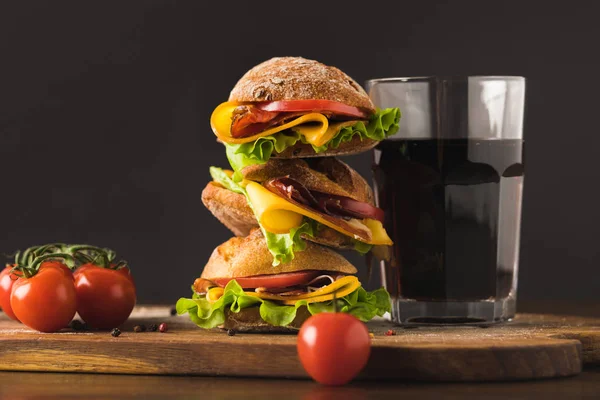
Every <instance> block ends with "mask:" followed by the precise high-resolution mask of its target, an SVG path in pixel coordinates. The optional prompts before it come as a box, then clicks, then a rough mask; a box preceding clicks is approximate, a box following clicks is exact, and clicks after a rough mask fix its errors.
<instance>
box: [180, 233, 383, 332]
mask: <svg viewBox="0 0 600 400" xmlns="http://www.w3.org/2000/svg"><path fill="white" fill-rule="evenodd" d="M271 260H272V256H271V253H270V252H269V250H268V249H267V246H266V242H265V240H264V238H263V237H262V233H261V231H260V229H257V228H255V229H253V230H251V231H250V233H249V235H247V236H246V237H233V238H231V239H229V240H228V241H227V242H225V243H223V244H221V245H220V246H218V247H217V248H216V249H215V250H214V251H213V253H212V255H211V256H210V259H209V260H208V263H207V264H206V266H205V267H204V270H203V271H202V274H201V276H200V278H198V279H196V281H195V282H194V284H193V285H192V290H193V296H192V298H181V299H179V301H178V302H177V306H176V309H177V312H178V313H179V314H185V313H187V314H189V317H190V319H191V320H192V321H193V322H194V323H195V324H196V325H198V326H199V327H201V328H206V329H209V328H215V327H219V328H221V329H227V330H229V329H231V330H234V331H238V332H296V331H297V330H298V329H299V328H300V327H301V326H302V323H303V322H304V321H305V320H306V319H307V318H309V317H310V316H311V315H313V314H317V313H321V312H335V311H337V312H345V313H349V314H352V315H354V316H355V317H357V318H359V319H360V320H362V321H368V320H370V319H372V318H374V317H375V316H382V315H383V314H384V313H386V312H389V311H390V297H389V294H388V293H387V292H386V291H385V289H383V288H381V289H377V290H375V291H372V292H367V291H366V290H365V289H363V288H362V286H361V283H360V282H359V280H358V278H357V277H356V276H354V274H356V272H357V271H356V268H355V267H354V266H353V265H352V264H350V263H349V262H348V261H347V260H346V259H345V258H344V257H342V256H341V255H339V254H338V253H336V252H335V251H333V250H330V249H328V248H326V247H323V246H320V245H317V244H313V243H307V244H306V248H305V249H304V251H302V252H300V253H298V255H297V256H296V257H295V258H294V259H293V260H292V261H290V262H289V263H285V264H284V263H281V264H279V265H278V266H273V265H272V262H271Z"/></svg>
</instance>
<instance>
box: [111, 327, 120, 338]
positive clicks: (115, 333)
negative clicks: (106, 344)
mask: <svg viewBox="0 0 600 400" xmlns="http://www.w3.org/2000/svg"><path fill="white" fill-rule="evenodd" d="M110 334H111V335H112V336H113V337H118V336H119V335H120V334H121V330H120V329H119V328H115V329H113V330H112V331H111V332H110Z"/></svg>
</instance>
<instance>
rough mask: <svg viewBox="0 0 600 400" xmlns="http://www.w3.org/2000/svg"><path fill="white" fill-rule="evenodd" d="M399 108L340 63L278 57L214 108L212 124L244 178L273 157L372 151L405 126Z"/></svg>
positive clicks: (250, 73)
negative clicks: (378, 100) (377, 100)
mask: <svg viewBox="0 0 600 400" xmlns="http://www.w3.org/2000/svg"><path fill="white" fill-rule="evenodd" d="M399 119H400V111H399V110H398V108H388V109H383V110H380V109H376V108H375V106H374V105H373V103H372V102H371V100H370V99H369V96H368V95H367V93H366V92H365V91H364V89H363V88H362V87H361V86H360V85H359V84H358V83H356V82H355V81H354V80H353V79H352V78H350V77H349V76H348V75H346V74H345V73H343V72H342V71H340V70H339V69H337V68H335V67H330V66H327V65H324V64H321V63H319V62H317V61H314V60H307V59H305V58H301V57H278V58H272V59H270V60H268V61H265V62H263V63H261V64H259V65H257V66H255V67H254V68H252V69H250V70H249V71H248V72H246V74H245V75H243V76H242V78H241V79H240V80H239V81H238V82H237V84H236V85H235V87H234V88H233V90H232V91H231V93H230V95H229V100H228V101H226V102H224V103H222V104H220V105H219V106H217V107H216V108H215V110H214V111H213V113H212V115H211V118H210V124H211V128H212V130H213V132H214V134H215V135H216V137H217V139H218V140H219V141H220V142H222V143H223V144H224V145H225V147H226V153H227V158H228V159H229V163H230V164H231V166H232V168H233V170H234V173H235V174H236V179H239V175H237V174H238V172H239V170H240V169H242V168H243V167H246V166H248V165H254V164H264V163H265V162H267V161H268V160H269V159H270V158H271V157H278V158H305V157H316V156H338V155H349V154H357V153H361V152H364V151H366V150H369V149H371V148H373V147H374V146H375V145H376V144H377V143H378V142H379V141H381V140H382V139H384V138H386V137H387V136H389V135H392V134H394V133H395V132H396V131H397V130H398V121H399Z"/></svg>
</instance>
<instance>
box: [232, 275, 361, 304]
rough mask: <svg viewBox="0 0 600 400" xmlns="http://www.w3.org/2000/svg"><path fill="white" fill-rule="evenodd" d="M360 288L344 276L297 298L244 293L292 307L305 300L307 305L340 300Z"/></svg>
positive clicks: (354, 280) (352, 278) (354, 278)
mask: <svg viewBox="0 0 600 400" xmlns="http://www.w3.org/2000/svg"><path fill="white" fill-rule="evenodd" d="M359 287H360V282H359V281H358V278H357V277H355V276H345V277H343V278H340V279H338V280H337V281H335V282H333V283H332V284H330V285H327V286H325V287H322V288H321V289H319V290H316V291H314V292H311V293H305V294H301V295H298V296H281V295H278V294H272V293H255V292H244V293H245V294H247V295H249V296H254V297H260V298H261V299H264V300H271V301H278V302H281V303H283V304H286V305H294V304H296V302H297V301H299V300H306V302H307V303H318V302H322V301H328V300H333V296H334V293H335V297H337V298H340V297H344V296H346V295H349V294H350V293H352V292H354V291H355V290H356V289H358V288H359Z"/></svg>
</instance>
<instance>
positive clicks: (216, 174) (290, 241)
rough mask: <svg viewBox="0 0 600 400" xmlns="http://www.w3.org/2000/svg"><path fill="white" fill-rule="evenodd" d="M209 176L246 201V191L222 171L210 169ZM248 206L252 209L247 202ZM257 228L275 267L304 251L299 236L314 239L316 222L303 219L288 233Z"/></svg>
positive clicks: (304, 243)
mask: <svg viewBox="0 0 600 400" xmlns="http://www.w3.org/2000/svg"><path fill="white" fill-rule="evenodd" d="M210 175H211V176H212V178H213V180H214V181H215V182H218V183H220V184H221V185H223V186H224V187H225V188H227V189H229V190H231V191H233V192H235V193H239V194H243V195H244V196H246V199H248V194H247V193H246V189H244V188H243V187H242V186H241V185H240V184H239V183H238V182H237V181H235V180H234V179H232V178H230V177H229V175H227V174H226V173H225V171H223V169H221V168H217V167H210ZM248 205H249V206H250V207H251V208H252V205H251V204H250V202H249V201H248ZM259 226H260V229H261V230H262V233H263V235H264V237H265V239H266V241H267V248H268V249H269V251H270V252H271V254H272V255H273V265H274V266H277V265H279V263H284V264H286V263H289V262H290V261H292V260H293V259H294V253H295V252H296V251H302V250H304V249H306V241H305V240H304V239H302V238H301V237H300V236H301V235H302V234H305V235H309V236H312V237H314V236H315V233H316V232H317V226H318V222H317V221H315V220H312V219H310V218H304V223H303V224H302V225H300V226H299V227H296V228H293V229H291V230H290V232H289V233H271V232H267V231H266V230H265V229H264V228H263V227H262V225H260V224H259Z"/></svg>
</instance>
